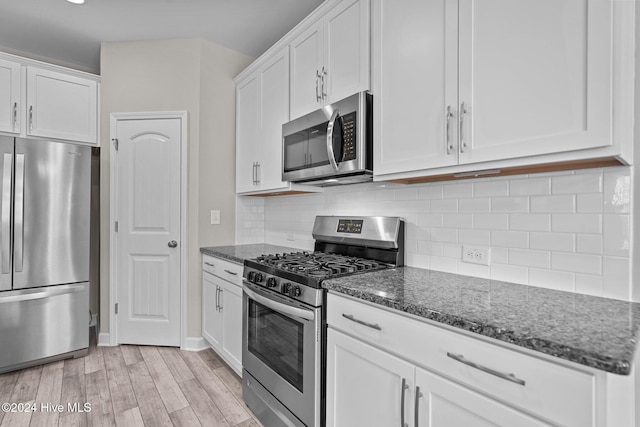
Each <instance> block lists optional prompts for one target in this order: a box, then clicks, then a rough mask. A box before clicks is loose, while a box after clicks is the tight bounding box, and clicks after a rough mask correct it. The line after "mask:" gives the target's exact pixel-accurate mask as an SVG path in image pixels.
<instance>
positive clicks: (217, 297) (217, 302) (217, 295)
mask: <svg viewBox="0 0 640 427" xmlns="http://www.w3.org/2000/svg"><path fill="white" fill-rule="evenodd" d="M219 301H220V286H217V285H216V311H220V310H219V308H220V302H219Z"/></svg>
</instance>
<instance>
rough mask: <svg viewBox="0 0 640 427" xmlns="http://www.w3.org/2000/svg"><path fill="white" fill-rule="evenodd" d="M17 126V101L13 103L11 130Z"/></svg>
mask: <svg viewBox="0 0 640 427" xmlns="http://www.w3.org/2000/svg"><path fill="white" fill-rule="evenodd" d="M17 127H18V103H17V102H14V103H13V130H16V128H17Z"/></svg>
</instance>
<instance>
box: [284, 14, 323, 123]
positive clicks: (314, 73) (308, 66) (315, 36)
mask: <svg viewBox="0 0 640 427" xmlns="http://www.w3.org/2000/svg"><path fill="white" fill-rule="evenodd" d="M290 49H291V51H290V52H291V79H290V81H291V83H290V84H291V119H295V118H297V117H300V116H302V115H304V114H307V113H310V112H311V111H314V110H316V109H318V108H319V107H320V106H321V105H322V87H321V84H320V82H321V80H322V77H321V75H320V73H321V72H322V62H323V55H324V53H323V52H324V51H323V32H322V21H319V22H317V23H316V24H314V25H313V26H312V27H310V28H309V29H307V30H306V31H305V32H303V33H302V34H300V35H299V36H298V37H296V38H295V39H294V40H293V41H292V42H291V45H290Z"/></svg>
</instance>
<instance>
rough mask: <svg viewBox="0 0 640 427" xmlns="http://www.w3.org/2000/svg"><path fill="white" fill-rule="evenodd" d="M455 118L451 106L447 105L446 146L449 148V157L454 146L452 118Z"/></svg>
mask: <svg viewBox="0 0 640 427" xmlns="http://www.w3.org/2000/svg"><path fill="white" fill-rule="evenodd" d="M452 117H453V112H452V111H451V105H447V120H446V125H445V127H446V129H445V131H446V135H447V136H446V141H445V144H446V146H447V156H448V155H450V154H451V152H452V151H453V144H451V118H452Z"/></svg>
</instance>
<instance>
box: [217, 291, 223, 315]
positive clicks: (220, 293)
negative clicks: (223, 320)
mask: <svg viewBox="0 0 640 427" xmlns="http://www.w3.org/2000/svg"><path fill="white" fill-rule="evenodd" d="M223 292H224V289H222V288H220V291H219V292H218V295H222V293H223ZM218 299H219V301H220V302H218V311H222V309H223V308H224V307H223V306H222V297H221V296H220V297H218Z"/></svg>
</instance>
